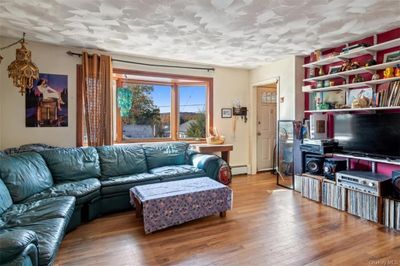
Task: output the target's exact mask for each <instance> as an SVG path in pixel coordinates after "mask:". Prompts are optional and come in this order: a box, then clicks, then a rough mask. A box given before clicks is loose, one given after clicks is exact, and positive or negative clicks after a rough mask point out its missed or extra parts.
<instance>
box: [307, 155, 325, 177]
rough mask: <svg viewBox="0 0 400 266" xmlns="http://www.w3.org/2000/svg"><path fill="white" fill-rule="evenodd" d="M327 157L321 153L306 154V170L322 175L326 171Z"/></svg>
mask: <svg viewBox="0 0 400 266" xmlns="http://www.w3.org/2000/svg"><path fill="white" fill-rule="evenodd" d="M324 160H325V157H324V156H321V155H311V154H307V155H306V160H305V170H306V172H309V173H310V174H313V175H322V174H323V172H324Z"/></svg>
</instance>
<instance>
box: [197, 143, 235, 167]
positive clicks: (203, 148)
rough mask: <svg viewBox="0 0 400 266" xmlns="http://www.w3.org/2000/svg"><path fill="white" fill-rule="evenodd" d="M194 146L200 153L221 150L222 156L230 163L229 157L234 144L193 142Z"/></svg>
mask: <svg viewBox="0 0 400 266" xmlns="http://www.w3.org/2000/svg"><path fill="white" fill-rule="evenodd" d="M192 145H193V147H195V148H196V151H198V152H200V153H214V152H220V153H221V158H222V159H223V160H224V161H225V162H226V163H227V164H229V157H230V152H231V151H233V145H232V144H219V145H213V144H192Z"/></svg>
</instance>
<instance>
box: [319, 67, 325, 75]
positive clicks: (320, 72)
mask: <svg viewBox="0 0 400 266" xmlns="http://www.w3.org/2000/svg"><path fill="white" fill-rule="evenodd" d="M323 75H325V71H324V69H323V68H322V67H320V68H319V71H318V76H323Z"/></svg>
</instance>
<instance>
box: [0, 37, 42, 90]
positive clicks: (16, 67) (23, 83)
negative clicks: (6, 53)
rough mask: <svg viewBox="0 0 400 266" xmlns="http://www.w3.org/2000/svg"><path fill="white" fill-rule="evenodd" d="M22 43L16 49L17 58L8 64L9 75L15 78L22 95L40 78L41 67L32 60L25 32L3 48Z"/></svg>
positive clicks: (14, 81) (14, 80)
mask: <svg viewBox="0 0 400 266" xmlns="http://www.w3.org/2000/svg"><path fill="white" fill-rule="evenodd" d="M18 43H19V44H21V48H18V49H17V51H16V58H15V60H14V61H13V62H11V64H10V65H9V66H8V68H7V70H8V77H9V78H11V79H12V80H13V84H14V86H15V87H17V88H19V92H20V93H21V95H24V93H25V90H26V89H32V87H33V82H34V80H36V79H38V78H39V68H38V67H37V66H36V65H35V63H33V62H32V59H31V51H30V50H28V49H27V48H26V46H25V32H24V35H23V37H22V39H20V40H18V41H17V42H15V43H12V44H10V45H8V46H6V47H3V48H1V50H3V49H6V48H8V47H11V46H13V45H16V44H18Z"/></svg>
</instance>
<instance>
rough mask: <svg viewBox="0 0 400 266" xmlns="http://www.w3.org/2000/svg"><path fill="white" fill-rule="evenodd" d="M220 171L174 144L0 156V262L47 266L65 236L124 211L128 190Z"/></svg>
mask: <svg viewBox="0 0 400 266" xmlns="http://www.w3.org/2000/svg"><path fill="white" fill-rule="evenodd" d="M222 167H227V165H226V163H225V162H224V161H223V160H222V159H220V158H219V157H217V156H215V155H205V154H198V153H196V152H193V151H191V150H190V149H188V144H186V143H181V142H177V143H160V144H134V145H121V146H102V147H97V148H94V147H87V148H59V149H50V150H45V151H40V152H26V153H20V154H15V155H9V156H4V155H3V156H2V155H1V154H0V265H51V264H52V263H53V262H54V260H55V256H56V254H57V251H58V248H59V246H60V243H61V240H62V238H63V236H64V234H65V232H68V231H69V230H72V229H74V228H76V227H77V226H79V225H80V224H81V223H82V222H83V221H90V220H92V219H94V218H96V217H98V216H100V215H103V214H106V213H111V212H116V211H122V210H127V209H130V208H131V205H130V203H129V189H130V188H131V187H133V186H135V185H141V184H148V183H155V182H165V181H172V180H178V179H187V178H195V177H201V176H208V177H210V178H212V179H215V180H219V172H220V169H221V168H222Z"/></svg>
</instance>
